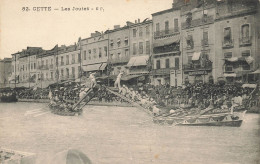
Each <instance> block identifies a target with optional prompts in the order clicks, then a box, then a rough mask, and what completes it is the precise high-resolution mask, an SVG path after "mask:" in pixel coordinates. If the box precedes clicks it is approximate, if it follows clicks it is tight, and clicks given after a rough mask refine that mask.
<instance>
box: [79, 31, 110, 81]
mask: <svg viewBox="0 0 260 164" xmlns="http://www.w3.org/2000/svg"><path fill="white" fill-rule="evenodd" d="M81 57H82V70H83V71H84V73H85V75H87V76H88V74H89V73H91V72H98V74H97V76H103V75H106V74H107V69H106V68H107V61H108V34H106V33H103V32H102V33H100V32H96V33H92V34H91V37H89V38H85V39H82V40H81Z"/></svg>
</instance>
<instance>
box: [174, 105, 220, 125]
mask: <svg viewBox="0 0 260 164" xmlns="http://www.w3.org/2000/svg"><path fill="white" fill-rule="evenodd" d="M213 109H216V108H209V109H207V110H205V111H203V112H202V113H200V114H199V115H197V116H195V117H191V118H186V119H184V120H183V121H187V120H189V119H197V118H199V117H200V116H201V115H203V114H204V113H206V112H208V111H211V110H213ZM181 123H182V122H180V123H175V124H174V125H178V124H181Z"/></svg>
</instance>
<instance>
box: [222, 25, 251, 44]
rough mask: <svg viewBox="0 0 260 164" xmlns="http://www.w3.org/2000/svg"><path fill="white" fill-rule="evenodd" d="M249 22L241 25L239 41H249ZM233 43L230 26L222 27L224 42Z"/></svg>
mask: <svg viewBox="0 0 260 164" xmlns="http://www.w3.org/2000/svg"><path fill="white" fill-rule="evenodd" d="M249 29H250V28H249V24H243V25H242V26H241V35H240V36H241V37H240V41H241V42H248V41H250V40H249V39H250V31H249ZM231 43H233V40H232V30H231V27H226V28H224V44H231Z"/></svg>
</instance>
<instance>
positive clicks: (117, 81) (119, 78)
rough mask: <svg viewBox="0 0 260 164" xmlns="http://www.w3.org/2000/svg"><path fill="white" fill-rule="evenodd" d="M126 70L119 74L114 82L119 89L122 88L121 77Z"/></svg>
mask: <svg viewBox="0 0 260 164" xmlns="http://www.w3.org/2000/svg"><path fill="white" fill-rule="evenodd" d="M123 74H124V72H120V73H119V74H118V75H117V78H116V81H115V83H114V87H115V88H116V87H118V88H119V89H120V88H121V85H120V81H121V78H122V76H123Z"/></svg>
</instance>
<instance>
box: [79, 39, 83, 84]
mask: <svg viewBox="0 0 260 164" xmlns="http://www.w3.org/2000/svg"><path fill="white" fill-rule="evenodd" d="M79 57H80V58H79V68H80V69H79V82H80V83H81V77H82V70H81V67H82V63H81V62H82V60H81V59H82V56H81V39H80V42H79Z"/></svg>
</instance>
